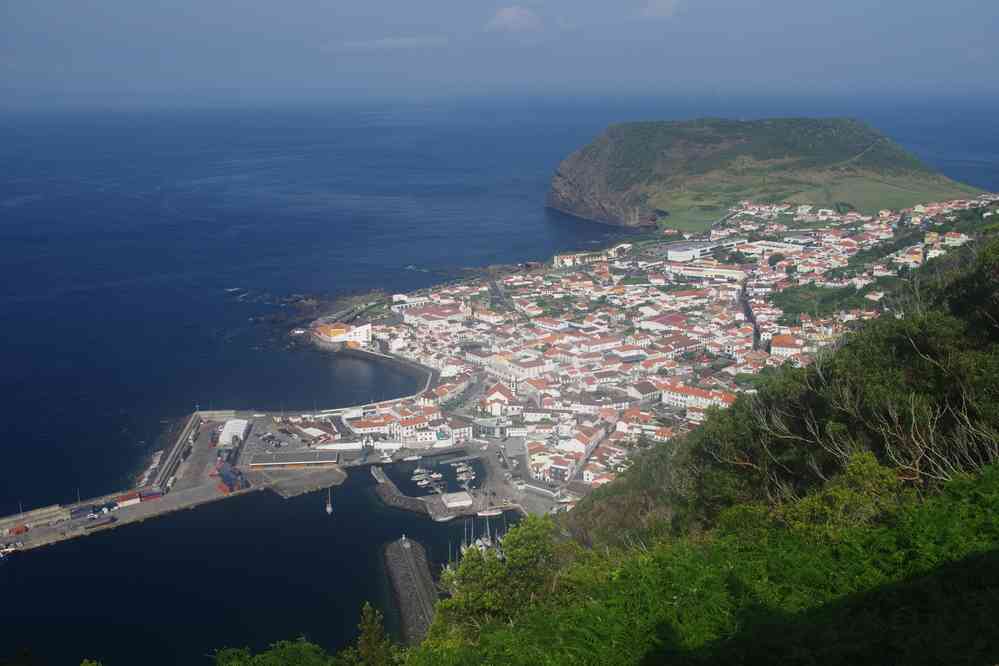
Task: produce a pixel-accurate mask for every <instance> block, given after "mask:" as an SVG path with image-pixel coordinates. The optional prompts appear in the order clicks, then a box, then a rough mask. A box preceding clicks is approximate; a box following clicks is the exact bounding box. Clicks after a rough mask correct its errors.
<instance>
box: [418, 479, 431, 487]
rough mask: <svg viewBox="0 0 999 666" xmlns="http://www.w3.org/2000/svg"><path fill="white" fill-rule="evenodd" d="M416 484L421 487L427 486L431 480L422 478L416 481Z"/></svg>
mask: <svg viewBox="0 0 999 666" xmlns="http://www.w3.org/2000/svg"><path fill="white" fill-rule="evenodd" d="M416 485H418V486H419V487H421V488H426V487H427V486H429V485H430V482H429V481H428V480H426V479H420V480H419V481H417V482H416Z"/></svg>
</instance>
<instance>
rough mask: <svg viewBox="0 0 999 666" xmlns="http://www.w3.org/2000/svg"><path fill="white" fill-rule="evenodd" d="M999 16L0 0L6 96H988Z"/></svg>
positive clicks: (854, 0)
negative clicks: (751, 93)
mask: <svg viewBox="0 0 999 666" xmlns="http://www.w3.org/2000/svg"><path fill="white" fill-rule="evenodd" d="M997 28H999V1H997V0H880V1H879V0H826V1H823V2H816V1H814V0H612V1H598V0H537V1H534V2H532V1H530V0H521V1H520V2H519V4H506V1H505V0H501V1H500V2H488V1H484V0H0V101H2V100H6V103H5V104H6V105H23V104H35V103H39V104H52V103H83V104H93V103H99V104H107V103H110V104H115V103H135V102H136V101H139V100H142V101H166V102H180V103H192V104H196V103H198V102H200V101H204V102H211V103H215V102H219V101H224V100H233V101H238V100H243V101H266V100H269V99H274V100H295V99H315V98H334V99H335V98H344V97H356V96H382V97H383V96H389V97H392V96H397V95H407V96H409V95H414V94H415V95H427V96H435V95H481V94H489V93H509V92H531V93H546V94H556V95H557V94H561V93H570V92H571V93H584V94H585V93H604V94H606V93H610V94H615V93H641V94H654V95H668V94H670V93H674V92H682V93H697V92H709V93H714V92H725V93H739V92H762V93H767V94H770V93H778V94H786V93H793V94H798V93H823V92H828V93H831V94H836V95H842V94H844V93H852V94H867V93H871V92H878V93H896V92H901V93H907V94H912V93H915V94H926V95H938V94H952V93H967V92H975V91H981V92H985V93H987V94H989V95H994V94H996V93H997V92H999V29H997Z"/></svg>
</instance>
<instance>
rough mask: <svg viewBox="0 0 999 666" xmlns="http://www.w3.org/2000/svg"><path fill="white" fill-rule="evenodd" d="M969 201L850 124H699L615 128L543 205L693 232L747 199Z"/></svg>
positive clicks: (899, 203)
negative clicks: (733, 205)
mask: <svg viewBox="0 0 999 666" xmlns="http://www.w3.org/2000/svg"><path fill="white" fill-rule="evenodd" d="M974 193H976V190H975V189H974V188H971V187H968V186H965V185H961V184H960V183H956V182H954V181H952V180H950V179H948V178H946V177H944V176H942V175H939V174H937V173H935V172H933V171H932V170H931V169H930V168H929V167H927V166H926V165H925V164H923V163H922V162H920V161H919V160H918V159H917V158H916V157H914V156H913V155H911V154H909V153H908V152H906V151H905V150H904V149H902V148H901V147H900V146H898V145H897V144H895V143H894V142H892V141H891V140H890V139H888V138H887V137H885V136H884V135H883V134H881V133H880V132H878V131H877V130H874V129H873V128H871V127H869V126H867V125H865V124H863V123H861V122H858V121H856V120H849V119H841V118H840V119H808V118H784V119H771V120H757V121H748V122H744V121H733V120H719V119H702V120H695V121H689V122H641V123H627V124H621V125H613V126H611V127H610V128H608V129H607V131H606V132H605V133H604V134H602V135H601V136H600V137H598V138H597V139H596V140H595V141H594V142H593V143H591V144H590V145H588V146H586V147H584V148H582V149H581V150H579V151H577V152H575V153H573V154H572V155H570V156H569V157H568V158H567V159H566V160H564V161H563V162H562V164H561V165H560V166H559V169H558V171H557V173H556V174H555V176H554V178H553V179H552V188H551V192H550V193H549V197H548V205H549V206H550V207H552V208H556V209H559V210H562V211H565V212H568V213H571V214H574V215H577V216H580V217H584V218H588V219H594V220H597V221H602V222H609V223H613V224H625V225H636V224H647V223H651V222H655V221H657V220H658V221H661V222H664V223H666V224H669V225H670V226H674V227H677V228H680V229H684V230H697V229H700V228H704V227H705V226H707V225H709V224H710V223H711V222H714V221H716V220H718V219H719V218H721V217H722V216H723V215H725V212H726V210H727V209H728V207H729V206H731V205H732V204H734V203H737V202H738V201H740V200H743V199H751V200H754V201H758V202H781V201H789V202H794V203H810V204H814V205H818V206H823V207H839V208H841V209H843V208H853V209H856V210H860V211H864V212H875V211H877V210H878V209H880V208H885V207H890V208H905V207H909V206H912V205H914V204H916V203H920V202H927V201H937V200H941V199H952V198H959V197H961V196H966V195H969V194H974Z"/></svg>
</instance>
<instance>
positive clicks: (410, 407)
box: [309, 195, 999, 510]
mask: <svg viewBox="0 0 999 666" xmlns="http://www.w3.org/2000/svg"><path fill="white" fill-rule="evenodd" d="M997 203H999V196H996V195H982V196H979V197H977V198H974V199H967V200H955V201H947V202H938V203H927V204H924V205H918V206H915V207H913V208H911V209H906V210H882V211H880V212H879V213H878V214H876V215H864V214H860V213H858V212H856V211H845V212H840V211H836V210H831V209H821V208H816V207H813V206H808V205H793V204H776V205H774V204H756V203H753V202H749V201H746V202H742V203H740V204H739V205H738V206H736V207H734V208H732V209H731V210H730V211H729V214H728V215H727V216H726V217H725V218H724V219H723V220H722V221H720V222H719V223H717V224H715V225H713V226H712V228H711V229H710V230H709V231H708V232H706V233H703V234H699V235H696V236H695V235H690V234H688V235H685V236H681V235H680V234H679V233H677V232H675V231H672V230H669V229H667V230H665V232H664V233H663V235H662V237H661V238H655V239H651V240H641V241H636V242H626V243H619V244H617V245H615V246H613V247H611V248H608V249H605V250H600V251H592V252H580V253H571V254H561V255H557V256H555V257H554V258H553V259H552V261H551V262H550V263H549V264H547V265H544V266H527V267H524V270H521V271H518V272H512V273H508V274H505V275H501V276H497V277H495V278H481V279H476V280H471V281H466V282H462V283H459V284H450V285H444V286H440V287H436V288H432V289H429V290H425V291H421V292H417V293H410V294H395V295H393V296H392V297H391V299H390V301H389V302H386V303H384V304H381V305H378V306H377V307H375V308H374V309H373V310H372V311H371V312H372V313H373V316H370V317H368V318H367V319H366V320H358V321H355V322H354V323H352V324H347V323H340V322H331V321H328V320H320V321H318V322H316V323H315V324H314V325H313V326H312V328H311V329H310V331H309V333H310V335H311V336H312V337H313V338H314V339H315V340H316V341H317V342H319V343H320V344H323V345H334V346H337V345H340V346H343V347H346V348H353V349H356V350H358V351H360V352H368V353H377V354H382V355H386V356H390V357H393V358H399V359H406V360H408V361H411V362H414V363H417V364H419V365H421V366H425V367H426V368H430V369H432V370H433V373H434V382H433V385H432V386H429V387H428V389H427V390H426V391H424V392H422V393H420V394H419V395H417V396H414V397H411V398H408V399H402V400H397V401H388V402H385V403H382V404H380V405H378V406H377V407H369V408H366V409H364V410H358V411H356V412H355V413H354V414H353V416H352V417H347V418H343V419H342V420H340V421H339V422H338V423H339V424H340V427H339V428H336V427H333V424H332V422H330V423H329V424H328V426H327V427H325V428H324V430H323V432H322V433H318V432H316V433H315V434H318V435H320V437H319V439H317V446H327V447H336V446H337V444H336V443H335V442H338V441H339V442H344V443H343V444H340V445H339V446H349V444H346V442H348V441H357V440H359V439H362V438H365V439H367V441H369V442H373V443H374V445H375V446H378V447H379V448H382V450H383V451H385V450H388V451H389V453H391V451H393V450H397V449H398V448H399V447H404V448H405V449H407V450H420V449H434V448H437V447H444V448H446V447H453V446H455V445H460V444H462V443H465V442H468V441H469V440H472V439H473V438H482V440H481V441H491V440H498V441H500V442H501V443H502V446H503V448H504V450H503V453H504V454H505V462H506V461H508V462H509V464H508V465H507V469H508V470H509V471H508V472H507V478H508V479H509V480H510V481H511V482H512V484H513V485H515V486H516V489H517V492H518V493H519V494H520V495H521V496H527V495H531V494H536V495H539V496H545V497H549V498H552V499H553V500H554V502H555V504H554V507H555V509H558V510H567V509H570V508H571V507H572V506H573V504H574V502H575V501H577V500H578V499H579V498H581V497H582V496H584V495H585V494H586V493H588V492H589V491H590V490H592V489H593V488H596V487H599V486H601V485H603V484H605V483H608V482H609V481H611V480H612V479H613V478H614V477H615V476H616V475H618V474H619V473H621V471H622V470H624V469H626V468H627V467H628V466H629V464H630V461H631V460H632V458H633V455H634V453H635V452H636V451H640V450H643V449H646V448H648V447H653V446H670V445H671V442H673V441H674V440H676V439H677V438H678V437H679V436H681V435H682V434H683V433H685V432H687V431H688V430H689V429H690V428H692V427H694V426H696V425H697V424H698V423H700V422H702V421H703V420H704V418H705V416H706V415H707V413H708V412H709V411H710V410H712V409H725V408H726V407H728V406H729V405H731V404H732V403H733V402H734V401H735V400H736V396H737V395H738V394H739V393H742V392H753V391H754V390H755V388H754V386H755V385H756V383H757V382H758V381H759V378H760V377H761V375H765V374H766V373H767V371H768V369H771V368H775V367H778V366H781V365H783V364H785V363H790V364H793V365H795V366H799V367H800V366H807V365H809V364H811V363H813V362H814V360H815V357H816V354H817V353H818V352H819V350H820V349H822V348H823V347H827V346H829V345H834V344H835V343H836V341H837V340H839V339H840V338H841V337H842V336H843V335H844V334H845V333H846V332H848V331H849V330H850V329H851V328H852V327H854V326H856V325H857V323H858V322H862V321H864V320H869V319H872V318H875V317H879V316H885V314H886V313H888V312H890V310H891V307H892V306H891V303H890V300H891V299H890V298H888V296H887V294H889V293H890V291H891V288H892V285H896V286H897V283H898V281H899V280H901V279H904V276H905V275H907V274H908V272H909V271H911V270H913V269H915V268H918V267H919V266H921V265H922V264H923V263H924V262H926V261H929V260H931V259H933V258H935V257H939V256H941V255H944V254H946V253H947V252H949V251H952V250H953V249H954V248H957V247H960V246H961V245H963V244H965V243H967V242H968V241H969V240H970V236H969V235H968V233H967V232H966V231H967V230H962V229H964V227H963V226H962V223H961V220H962V219H965V217H967V216H968V215H971V217H972V218H974V221H975V223H976V224H981V223H987V222H988V221H989V220H988V218H990V217H992V216H993V215H996V216H997V217H996V218H994V219H997V220H999V213H997V212H996V206H997ZM962 216H964V217H962ZM379 310H380V312H379ZM892 314H893V315H894V316H902V313H901V312H894V313H892Z"/></svg>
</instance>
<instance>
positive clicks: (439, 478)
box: [430, 472, 444, 481]
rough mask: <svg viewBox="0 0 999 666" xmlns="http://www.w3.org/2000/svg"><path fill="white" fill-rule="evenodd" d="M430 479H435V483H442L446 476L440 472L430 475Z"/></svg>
mask: <svg viewBox="0 0 999 666" xmlns="http://www.w3.org/2000/svg"><path fill="white" fill-rule="evenodd" d="M430 478H431V479H433V480H434V481H440V480H441V479H443V478H444V475H443V474H441V473H440V472H434V473H433V474H431V475H430Z"/></svg>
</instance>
